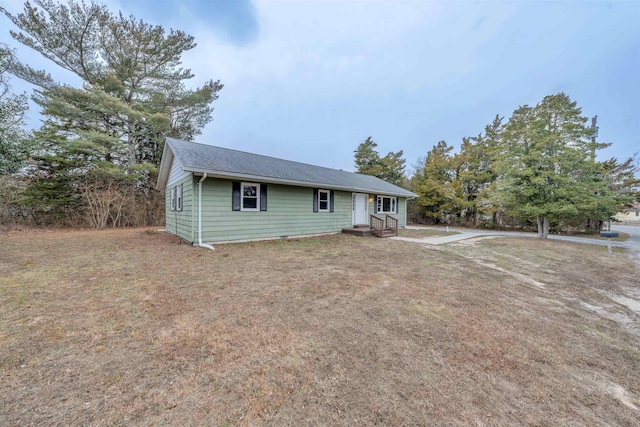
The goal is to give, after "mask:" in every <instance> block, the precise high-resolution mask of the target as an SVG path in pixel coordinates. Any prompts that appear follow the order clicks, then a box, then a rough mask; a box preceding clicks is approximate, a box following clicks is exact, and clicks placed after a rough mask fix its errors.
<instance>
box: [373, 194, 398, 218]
mask: <svg viewBox="0 0 640 427" xmlns="http://www.w3.org/2000/svg"><path fill="white" fill-rule="evenodd" d="M376 211H377V212H379V213H392V214H395V213H398V198H397V197H388V196H378V198H377V201H376Z"/></svg>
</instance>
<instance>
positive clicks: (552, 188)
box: [355, 93, 640, 237]
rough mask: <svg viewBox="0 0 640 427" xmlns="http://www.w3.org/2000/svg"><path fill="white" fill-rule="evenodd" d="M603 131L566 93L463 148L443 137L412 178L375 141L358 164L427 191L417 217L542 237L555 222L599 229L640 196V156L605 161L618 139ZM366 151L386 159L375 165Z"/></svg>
mask: <svg viewBox="0 0 640 427" xmlns="http://www.w3.org/2000/svg"><path fill="white" fill-rule="evenodd" d="M594 124H595V123H594ZM596 136H597V128H596V127H595V126H589V125H588V119H587V118H586V117H583V116H582V111H581V109H580V108H578V107H577V106H576V103H575V102H572V101H571V99H570V98H569V97H568V96H567V95H566V94H564V93H559V94H557V95H550V96H547V97H545V98H544V99H543V100H542V101H541V102H540V103H538V104H537V105H535V106H533V107H531V106H527V105H525V106H522V107H520V108H518V109H517V110H515V111H514V112H513V114H512V116H511V117H510V118H509V119H508V120H506V121H505V120H504V118H503V117H499V116H496V117H495V119H494V120H493V121H492V122H491V123H490V124H488V125H487V126H486V127H485V129H484V131H483V132H481V133H480V134H478V135H477V136H475V137H467V138H463V140H462V144H461V146H460V150H459V152H457V153H453V147H452V146H450V145H448V144H447V143H446V142H445V141H439V142H438V143H437V144H436V145H434V146H433V148H431V150H429V151H428V152H427V154H426V156H425V158H424V159H422V160H420V161H419V165H418V166H417V168H416V170H415V172H414V173H413V174H412V176H411V177H409V178H405V179H404V181H402V180H398V179H397V175H398V170H397V169H398V167H400V166H401V168H402V171H403V173H404V160H399V159H398V158H397V155H398V154H399V155H400V156H401V155H402V151H400V152H398V153H393V152H392V153H389V154H388V155H387V156H385V157H380V156H379V155H378V154H377V152H375V150H373V151H374V153H373V154H372V153H371V152H370V151H371V149H372V148H375V143H373V142H372V141H371V139H368V140H367V141H365V142H364V143H362V144H360V146H359V147H358V149H356V151H355V159H356V168H357V170H358V171H359V172H361V173H369V174H371V175H375V176H378V177H380V178H382V179H386V180H388V181H389V182H394V183H396V184H398V183H401V182H403V186H404V187H405V188H407V189H410V190H411V191H413V192H414V193H416V194H418V195H419V196H418V197H417V198H416V199H414V200H412V201H410V203H409V213H408V216H409V218H408V219H409V220H410V221H411V222H413V223H427V224H451V225H464V226H473V227H488V228H507V227H510V228H522V229H536V230H537V231H538V233H539V235H540V237H546V236H547V234H548V233H549V232H550V230H551V231H578V230H581V231H584V230H587V231H597V230H599V229H600V227H601V226H602V223H603V221H605V220H606V219H608V218H609V217H610V216H611V215H614V214H615V213H616V211H617V210H619V209H620V208H622V207H624V206H626V205H628V204H630V203H631V202H632V201H633V200H637V199H638V197H639V196H640V193H639V192H638V185H639V184H640V179H638V174H637V172H638V168H637V161H636V159H635V158H629V159H626V160H625V161H622V162H620V161H618V160H617V159H615V158H612V159H609V160H606V161H599V160H597V157H596V153H597V151H598V150H600V149H603V148H605V147H607V146H609V145H610V144H602V143H598V142H596ZM372 144H373V147H372ZM363 156H364V157H366V158H368V159H373V164H379V165H383V166H380V167H378V169H377V170H376V169H372V168H370V167H368V166H367V165H368V164H370V163H371V162H369V163H367V162H366V161H365V162H363V161H362V157H363ZM392 159H393V161H392ZM363 165H364V166H365V167H363ZM385 165H386V166H385ZM394 165H395V167H394ZM389 171H393V173H389Z"/></svg>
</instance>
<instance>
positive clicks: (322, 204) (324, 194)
mask: <svg viewBox="0 0 640 427" xmlns="http://www.w3.org/2000/svg"><path fill="white" fill-rule="evenodd" d="M333 198H334V194H333V190H320V189H318V188H314V189H313V211H314V212H333Z"/></svg>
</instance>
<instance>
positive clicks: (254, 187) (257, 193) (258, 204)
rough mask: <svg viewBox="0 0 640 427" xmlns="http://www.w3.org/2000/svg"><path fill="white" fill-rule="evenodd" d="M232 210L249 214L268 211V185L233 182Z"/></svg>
mask: <svg viewBox="0 0 640 427" xmlns="http://www.w3.org/2000/svg"><path fill="white" fill-rule="evenodd" d="M231 210H233V211H248V212H253V211H266V210H267V184H254V183H251V182H232V183H231Z"/></svg>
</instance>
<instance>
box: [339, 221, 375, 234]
mask: <svg viewBox="0 0 640 427" xmlns="http://www.w3.org/2000/svg"><path fill="white" fill-rule="evenodd" d="M342 232H343V233H345V234H352V235H354V236H360V237H368V236H373V230H372V229H371V227H369V224H356V225H354V226H353V227H351V228H343V229H342Z"/></svg>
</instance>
